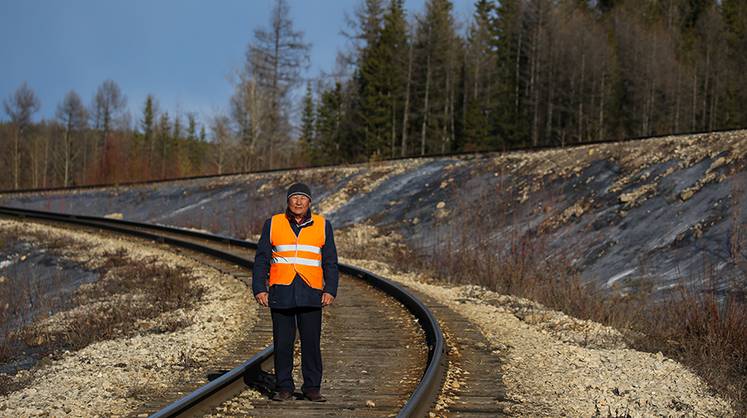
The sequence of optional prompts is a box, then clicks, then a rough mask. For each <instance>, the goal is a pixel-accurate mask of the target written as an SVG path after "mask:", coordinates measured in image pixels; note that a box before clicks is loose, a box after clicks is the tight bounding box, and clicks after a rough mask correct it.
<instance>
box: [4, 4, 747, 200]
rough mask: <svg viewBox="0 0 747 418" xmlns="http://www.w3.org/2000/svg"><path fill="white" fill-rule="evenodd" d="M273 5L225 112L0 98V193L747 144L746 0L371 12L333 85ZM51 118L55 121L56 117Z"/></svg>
mask: <svg viewBox="0 0 747 418" xmlns="http://www.w3.org/2000/svg"><path fill="white" fill-rule="evenodd" d="M289 16H290V13H289V5H288V4H287V3H286V1H285V0H276V1H275V3H274V9H273V12H272V14H271V16H268V20H267V25H266V26H265V27H261V28H255V29H254V30H251V31H249V32H250V35H251V40H250V41H249V43H248V45H247V47H246V53H245V57H244V61H245V62H244V65H243V68H242V69H241V71H240V74H239V75H238V76H237V77H236V78H235V80H234V81H233V86H232V87H233V95H232V97H231V98H230V103H228V104H227V109H229V110H228V111H226V112H225V113H216V114H212V115H199V116H198V115H197V114H195V113H193V112H186V113H185V114H175V113H172V114H170V113H169V112H168V110H165V109H160V106H159V104H158V99H157V95H156V93H153V94H151V95H149V96H148V97H147V99H146V100H145V102H144V103H136V104H133V106H134V107H135V108H136V109H138V110H137V111H135V112H134V114H133V113H132V112H130V110H129V107H128V103H127V98H126V94H125V92H123V91H122V90H121V89H120V87H119V86H118V84H117V83H116V81H114V80H110V79H107V80H105V81H103V82H102V83H101V84H100V85H99V87H98V89H97V90H96V92H95V94H94V96H93V97H92V98H91V99H90V103H85V102H84V99H83V98H81V97H80V95H79V94H78V93H77V92H76V91H75V90H70V91H69V92H68V93H67V94H66V95H65V96H64V97H63V98H61V99H60V101H59V103H56V104H52V105H54V106H56V107H55V109H56V112H54V117H52V118H49V119H38V118H37V116H36V115H37V113H38V112H39V110H40V108H41V105H42V103H40V100H39V98H38V95H37V94H36V92H35V91H34V90H33V89H32V88H31V87H30V86H29V85H28V84H27V83H25V82H24V83H22V84H21V85H20V86H18V88H17V89H16V90H15V91H14V92H13V93H11V94H10V95H9V96H8V97H6V98H3V110H4V116H5V119H2V120H1V121H0V160H1V161H2V165H1V166H0V189H1V190H14V189H28V188H49V187H66V186H76V185H87V184H101V183H119V182H127V181H139V180H152V179H164V178H175V177H183V176H192V175H204V174H223V173H232V172H245V171H255V170H264V169H276V168H290V167H307V166H313V165H323V164H344V163H354V162H365V161H376V160H381V159H387V158H394V157H406V156H422V155H433V154H442V153H449V152H470V151H483V150H510V149H513V148H517V147H527V146H538V145H543V146H548V145H549V146H565V145H569V144H577V143H584V142H588V141H596V140H602V139H624V138H631V137H648V136H656V135H666V134H678V133H692V132H706V131H712V130H724V129H739V128H744V127H747V112H746V111H745V110H744V106H743V103H747V77H745V76H744V74H743V72H744V69H745V68H747V54H745V52H747V0H721V1H714V0H597V1H579V0H503V1H501V2H498V1H491V0H477V1H476V2H475V5H474V10H473V14H472V16H471V18H470V19H469V21H466V22H462V21H459V20H458V19H456V17H455V16H454V12H453V4H452V3H451V1H449V0H427V1H426V2H425V6H424V8H423V10H420V11H416V12H413V13H409V14H408V12H407V11H406V9H405V7H404V5H403V1H402V0H359V1H358V2H357V3H356V4H355V5H354V10H353V11H352V12H351V13H350V14H349V16H348V19H347V20H348V22H347V25H346V27H344V28H341V30H342V32H343V33H344V34H345V36H346V37H347V39H348V41H349V42H348V47H347V48H346V49H345V50H343V51H339V53H338V56H337V59H336V62H335V63H334V67H333V68H334V70H333V71H331V72H330V73H322V74H317V75H314V76H308V75H307V70H308V68H309V61H310V58H309V50H310V47H311V45H310V44H309V43H307V42H306V41H305V39H304V36H303V32H302V31H300V30H298V29H297V28H296V25H294V22H293V21H292V20H291V19H290V18H289ZM45 105H47V104H45Z"/></svg>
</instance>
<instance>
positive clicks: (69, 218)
mask: <svg viewBox="0 0 747 418" xmlns="http://www.w3.org/2000/svg"><path fill="white" fill-rule="evenodd" d="M0 214H4V215H9V216H15V217H20V218H26V217H28V218H35V219H45V220H51V221H58V222H65V223H72V224H77V225H83V226H89V227H97V228H102V229H107V230H110V231H115V232H119V233H124V234H128V235H135V236H139V237H141V238H147V239H151V240H154V241H157V242H164V243H167V244H171V245H174V246H179V247H182V248H187V249H190V250H195V251H199V252H203V253H206V254H209V255H211V256H215V257H217V258H221V259H223V260H227V261H231V262H233V263H235V264H238V265H240V266H242V267H246V268H251V267H252V266H253V264H254V263H253V262H252V261H251V260H248V259H245V258H242V257H239V256H237V255H235V254H231V253H227V252H224V251H221V250H218V249H215V248H210V247H206V246H202V245H199V244H196V243H194V242H189V241H183V240H179V239H175V238H172V237H168V236H163V235H159V234H158V233H157V232H146V231H143V230H151V231H162V232H168V233H171V234H178V235H184V236H189V237H193V238H199V239H203V240H207V241H213V242H219V243H224V244H230V245H235V246H238V247H243V248H250V249H256V248H257V243H256V242H251V241H243V240H239V239H235V238H231V237H226V236H223V235H218V234H211V233H205V232H199V231H193V230H189V229H182V228H177V227H173V226H167V225H157V224H147V223H140V222H133V221H127V220H122V219H110V218H102V217H96V216H88V215H75V214H65V213H55V212H47V211H40V210H33V209H22V208H13V207H6V206H0ZM133 228H139V229H140V230H137V229H133ZM339 269H340V272H342V273H345V274H348V275H351V276H354V277H357V278H359V279H361V280H364V281H366V282H368V283H369V284H370V285H372V286H373V287H375V288H377V289H379V290H381V291H383V292H384V293H386V294H387V295H389V296H391V297H393V298H394V299H396V300H397V301H398V302H400V303H401V304H402V305H403V306H405V308H407V309H408V310H409V311H410V313H411V314H412V315H413V316H415V318H416V319H417V322H418V324H419V325H420V327H421V328H422V329H423V331H424V333H425V339H426V344H427V347H428V362H427V366H426V369H425V372H424V373H423V377H422V378H421V380H420V383H419V384H418V385H417V387H416V388H415V390H414V391H413V393H412V394H411V395H410V397H409V399H408V400H407V401H406V402H405V404H404V406H403V407H402V409H401V410H400V412H399V413H398V415H397V416H398V417H420V416H426V415H427V414H428V412H429V411H430V409H431V407H432V406H433V404H434V402H435V401H436V398H437V397H438V393H439V391H440V389H441V386H442V384H443V381H444V378H445V374H446V360H445V341H444V336H443V333H442V331H441V327H440V326H439V324H438V320H437V319H436V317H435V316H434V315H433V313H432V312H431V310H430V309H428V307H427V306H425V304H423V303H422V302H421V301H420V300H419V299H418V298H416V297H415V296H414V295H412V294H411V293H410V292H409V291H407V290H406V289H405V288H403V287H402V286H400V285H399V284H396V283H394V282H393V281H391V280H388V279H385V278H384V277H381V276H379V275H377V274H375V273H373V272H370V271H368V270H365V269H362V268H358V267H354V266H351V265H347V264H343V263H340V264H339ZM272 355H273V348H272V346H268V347H267V348H265V349H263V350H262V351H260V352H259V353H257V354H255V355H254V356H252V358H250V359H249V360H247V361H246V362H244V363H242V364H241V365H239V366H237V367H235V368H233V369H232V370H230V371H229V372H227V373H225V374H223V375H221V376H220V377H218V378H216V379H214V380H213V381H211V382H209V383H208V384H206V385H204V386H202V387H200V388H199V389H197V390H195V391H194V392H192V393H189V394H187V395H185V396H184V397H182V398H180V399H178V400H177V401H175V402H173V403H171V404H169V405H167V406H166V407H164V408H163V409H161V410H160V411H158V412H156V413H155V414H153V415H151V416H152V417H175V416H189V415H192V414H194V413H195V412H196V410H197V409H201V408H200V405H201V404H203V403H209V404H210V405H215V404H216V403H220V401H222V400H224V399H225V398H226V397H227V396H226V395H225V393H226V392H234V393H235V391H236V390H237V388H240V387H243V386H242V385H243V384H244V382H245V380H246V379H247V378H248V377H249V376H251V375H252V374H254V373H256V372H258V371H259V370H260V367H261V365H262V364H263V363H265V362H267V361H268V360H269V359H270V358H271V357H272ZM230 396H231V395H229V396H228V397H230Z"/></svg>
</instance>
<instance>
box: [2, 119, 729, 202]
mask: <svg viewBox="0 0 747 418" xmlns="http://www.w3.org/2000/svg"><path fill="white" fill-rule="evenodd" d="M740 130H743V129H717V130H713V131H691V132H679V133H671V134H661V135H655V136H636V137H629V138H618V139H598V140H593V141H588V142H574V143H570V144H548V145H528V146H523V147H515V148H507V147H504V148H503V149H491V150H484V151H458V152H443V153H436V154H429V155H408V156H405V157H390V158H384V159H382V160H380V161H381V162H389V161H402V160H411V159H412V160H419V159H428V158H445V157H470V156H474V157H477V156H482V155H491V154H497V155H502V154H508V153H514V152H533V151H546V150H553V149H558V150H564V149H573V148H579V147H585V146H587V145H601V144H617V143H620V144H622V143H628V142H635V141H647V140H654V139H660V138H668V137H680V136H690V135H705V134H717V133H727V132H737V131H740ZM368 164H370V162H366V161H355V162H350V163H346V164H316V165H309V166H289V167H283V168H273V169H266V170H255V171H234V172H230V173H224V174H203V175H198V176H186V177H170V178H165V179H158V180H138V181H126V182H120V183H97V184H86V185H81V186H69V187H64V186H60V187H46V188H37V189H33V188H26V189H15V190H14V189H6V190H0V195H3V194H15V193H38V192H54V191H65V190H69V191H72V190H88V189H101V188H107V187H129V186H143V185H149V184H158V183H168V182H174V181H188V180H201V179H211V178H220V177H230V176H240V175H246V174H266V173H277V172H283V171H289V170H298V169H307V168H331V167H338V166H341V165H342V166H347V167H355V166H360V165H368Z"/></svg>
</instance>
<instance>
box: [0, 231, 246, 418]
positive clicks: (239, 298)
mask: <svg viewBox="0 0 747 418" xmlns="http://www.w3.org/2000/svg"><path fill="white" fill-rule="evenodd" d="M7 227H12V228H16V227H20V228H23V230H27V231H31V232H43V233H44V234H46V235H47V236H50V237H56V238H61V239H66V240H70V242H83V243H86V244H88V245H89V246H90V248H91V252H90V253H88V254H68V255H69V256H70V257H71V258H75V257H77V259H78V260H79V261H80V262H81V263H83V264H86V265H88V266H91V267H95V265H96V263H97V262H98V261H97V260H98V259H99V256H100V255H102V254H104V253H107V252H109V253H111V252H117V251H122V250H124V251H126V252H127V255H128V257H130V258H132V259H134V260H152V259H153V258H152V257H156V258H157V260H158V262H161V263H164V264H167V265H169V266H179V267H182V268H186V269H189V270H190V271H191V274H192V277H193V278H194V280H195V283H194V284H195V285H201V286H203V287H204V288H205V292H204V294H203V295H202V298H201V299H200V301H199V302H198V303H195V304H194V305H193V306H192V307H191V308H189V309H179V310H175V311H170V312H166V313H164V314H162V315H160V316H158V317H157V318H155V319H150V320H147V321H142V323H139V324H138V327H139V329H142V330H143V332H141V333H138V334H137V335H134V336H132V337H126V338H117V339H114V340H107V341H100V342H96V343H94V344H91V345H88V346H87V347H85V348H83V349H80V350H77V351H74V352H65V353H64V354H63V355H62V356H60V357H61V358H59V359H50V360H46V359H45V361H42V362H40V364H38V365H37V366H35V367H34V368H33V369H31V370H28V371H21V372H19V373H18V374H17V375H16V376H13V377H12V378H11V379H14V380H16V379H17V380H23V381H24V382H28V384H25V387H24V388H23V389H21V390H18V391H15V392H11V393H9V394H7V395H5V396H3V397H1V398H0V415H3V416H38V415H52V416H65V415H69V416H96V415H100V414H102V413H105V414H106V415H110V416H119V415H126V414H129V413H132V412H133V411H135V410H136V409H137V408H138V407H139V406H141V404H142V403H143V401H144V400H145V399H151V398H153V397H154V396H157V395H158V394H159V393H163V392H165V391H166V389H168V388H170V387H173V386H175V385H178V384H179V383H180V382H183V381H186V380H190V378H191V377H193V376H194V375H196V374H199V373H201V372H203V371H204V370H203V369H204V368H205V367H206V366H207V365H208V364H209V363H210V361H211V360H210V359H211V358H212V357H220V356H222V355H225V354H227V353H228V350H229V349H230V348H231V347H233V346H234V345H236V343H237V341H238V339H237V338H238V337H237V334H239V332H237V331H240V330H248V329H251V328H252V327H253V325H254V323H255V321H256V317H257V312H256V310H257V308H256V304H254V303H253V302H252V298H251V291H250V290H249V289H248V288H246V286H245V285H244V284H243V283H242V282H241V281H239V280H237V279H236V278H234V277H233V276H230V275H226V274H223V273H221V272H220V271H218V270H216V269H214V268H212V267H208V266H206V265H204V264H201V263H198V262H196V261H195V260H192V259H189V258H187V257H183V256H179V255H176V254H174V253H172V252H170V251H169V250H168V249H165V248H164V247H160V246H158V245H157V244H153V243H149V242H146V241H139V240H138V241H133V240H130V239H124V238H118V237H116V236H109V235H98V234H93V233H88V232H81V231H74V230H68V229H65V228H61V227H54V226H49V225H43V224H35V223H29V222H17V221H10V220H0V228H7ZM72 247H74V246H72ZM78 309H80V308H78ZM65 317H66V314H65V312H60V313H59V314H55V315H53V316H51V317H49V318H47V319H46V320H44V323H43V326H45V327H53V326H54V324H55V323H56V322H58V321H59V322H64V321H65ZM175 322H177V323H185V324H190V325H188V326H186V327H183V328H180V329H178V330H176V331H174V332H164V333H152V332H147V330H152V329H154V328H156V329H157V328H158V327H159V324H166V325H169V324H173V323H175Z"/></svg>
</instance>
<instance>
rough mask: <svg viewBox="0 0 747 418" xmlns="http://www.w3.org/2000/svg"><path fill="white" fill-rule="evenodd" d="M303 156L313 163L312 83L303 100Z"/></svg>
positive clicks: (301, 145)
mask: <svg viewBox="0 0 747 418" xmlns="http://www.w3.org/2000/svg"><path fill="white" fill-rule="evenodd" d="M298 142H299V146H300V148H301V154H302V155H303V157H304V159H305V160H306V161H307V162H311V159H312V155H313V154H314V149H313V148H314V95H313V93H312V91H311V83H310V82H309V83H306V95H304V98H303V110H302V113H301V136H300V137H299V139H298Z"/></svg>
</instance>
